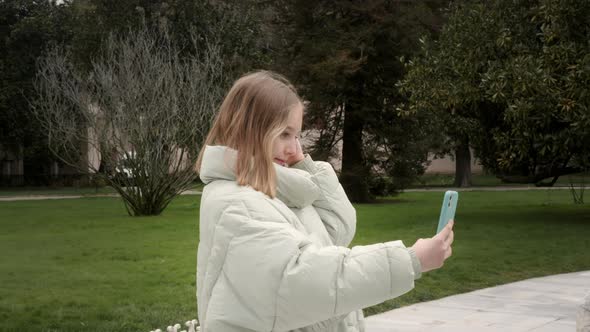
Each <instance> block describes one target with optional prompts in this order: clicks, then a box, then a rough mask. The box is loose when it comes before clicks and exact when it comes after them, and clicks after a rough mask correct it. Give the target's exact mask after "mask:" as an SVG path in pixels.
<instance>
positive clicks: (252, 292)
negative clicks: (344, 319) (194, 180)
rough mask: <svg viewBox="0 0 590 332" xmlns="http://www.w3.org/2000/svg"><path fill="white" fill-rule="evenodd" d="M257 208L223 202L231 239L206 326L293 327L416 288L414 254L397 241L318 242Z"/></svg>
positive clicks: (224, 226)
mask: <svg viewBox="0 0 590 332" xmlns="http://www.w3.org/2000/svg"><path fill="white" fill-rule="evenodd" d="M259 208H264V207H259ZM261 215H262V214H260V212H256V211H249V212H248V216H247V217H244V213H243V210H240V211H237V212H234V211H232V209H228V210H227V211H226V213H224V215H223V217H222V218H223V219H222V220H220V224H219V226H218V227H220V228H221V229H224V231H223V232H228V231H230V230H231V235H230V234H228V236H231V238H232V239H231V241H230V242H229V246H228V247H227V251H226V253H225V261H224V264H223V266H222V268H221V273H220V277H219V279H218V281H217V283H216V286H215V287H214V290H213V294H212V296H211V300H210V304H209V308H208V309H207V311H208V315H207V316H208V319H209V322H207V325H208V327H210V329H209V330H210V331H216V329H215V327H216V326H217V327H219V326H228V324H229V325H231V326H241V327H245V328H249V329H252V330H256V331H287V330H292V329H296V328H300V327H304V326H308V325H311V324H314V323H317V322H320V321H324V320H327V319H330V318H333V317H335V316H339V315H343V314H346V313H349V312H351V311H354V310H357V309H361V308H364V307H367V306H371V305H374V304H377V303H380V302H383V301H385V300H387V299H391V298H394V297H397V296H399V295H401V294H404V293H406V292H407V291H409V290H411V289H412V288H413V287H414V278H415V272H414V268H413V264H412V258H411V256H410V253H409V251H408V250H407V249H406V248H405V246H404V245H403V243H402V242H401V241H393V242H387V243H379V244H374V245H368V246H355V247H353V248H352V249H349V248H346V247H342V246H329V247H323V248H319V247H317V246H316V245H314V244H313V243H312V242H311V241H310V240H309V239H308V238H307V237H306V236H305V235H304V234H303V233H301V232H299V231H297V230H295V229H294V228H293V227H292V226H291V225H290V224H289V223H287V222H285V221H284V220H281V219H277V220H271V219H268V217H269V215H268V214H265V215H266V216H267V218H266V219H260V218H257V217H256V216H261ZM215 320H217V321H218V322H217V323H216V322H215ZM222 321H223V322H222ZM219 324H221V325H219Z"/></svg>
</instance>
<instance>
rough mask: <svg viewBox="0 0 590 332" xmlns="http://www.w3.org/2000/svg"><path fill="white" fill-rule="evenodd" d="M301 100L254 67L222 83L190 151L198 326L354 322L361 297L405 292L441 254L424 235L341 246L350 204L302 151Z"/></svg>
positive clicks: (327, 326) (357, 324)
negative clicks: (196, 223)
mask: <svg viewBox="0 0 590 332" xmlns="http://www.w3.org/2000/svg"><path fill="white" fill-rule="evenodd" d="M302 118H303V103H302V102H301V99H300V98H299V96H298V95H297V92H296V91H295V89H294V88H293V86H292V85H291V84H290V83H289V82H288V81H287V80H286V79H285V78H284V77H282V76H280V75H277V74H275V73H272V72H267V71H260V72H255V73H251V74H248V75H246V76H244V77H242V78H240V79H239V80H238V81H236V82H235V83H234V85H233V87H232V88H231V90H230V91H229V93H228V94H227V96H226V98H225V100H224V101H223V104H222V105H221V108H220V110H219V114H218V115H217V117H216V119H215V121H214V123H213V127H212V128H211V131H210V132H209V135H208V137H207V139H206V141H205V145H204V148H203V149H202V151H201V154H200V156H199V160H198V162H197V169H198V171H199V174H200V177H201V179H202V180H203V182H204V183H205V184H206V186H205V188H204V190H203V196H202V198H201V209H200V233H199V234H200V242H199V249H198V257H197V301H198V314H199V319H200V322H201V331H202V332H233V331H236V332H237V331H240V332H246V331H316V332H317V331H326V332H327V331H330V332H344V331H347V332H352V331H364V325H363V313H362V311H361V310H360V309H362V308H364V307H367V306H371V305H374V304H377V303H380V302H383V301H385V300H388V299H391V298H394V297H397V296H399V295H401V294H404V293H406V292H407V291H409V290H411V289H412V288H413V287H414V280H415V279H418V278H419V277H420V275H421V272H424V271H428V270H431V269H434V268H438V267H441V266H442V264H443V261H444V260H445V259H446V258H448V257H449V256H450V255H451V243H452V242H453V231H452V226H453V222H450V223H449V225H448V226H447V227H446V228H445V230H444V231H442V232H441V233H439V234H438V235H437V236H435V237H434V238H431V239H420V240H418V241H417V242H416V243H415V244H414V246H413V247H411V248H406V247H405V246H404V244H403V243H402V242H401V241H392V242H387V243H378V244H373V245H367V246H355V247H353V248H352V249H349V248H347V246H348V245H349V244H350V242H351V240H352V238H353V237H354V233H355V228H356V213H355V210H354V208H353V206H352V205H351V204H350V202H349V201H348V198H347V197H346V194H345V193H344V190H343V189H342V186H341V185H340V183H339V182H338V178H337V177H336V173H335V172H334V170H333V169H332V167H331V166H330V164H328V163H326V162H320V161H313V160H312V159H311V158H310V157H309V155H304V154H303V153H302V151H301V145H300V143H299V134H300V132H301V124H302Z"/></svg>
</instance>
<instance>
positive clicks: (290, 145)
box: [272, 104, 303, 166]
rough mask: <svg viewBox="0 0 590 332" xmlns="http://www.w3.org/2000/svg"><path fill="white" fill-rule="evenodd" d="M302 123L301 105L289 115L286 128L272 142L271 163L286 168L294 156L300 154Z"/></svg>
mask: <svg viewBox="0 0 590 332" xmlns="http://www.w3.org/2000/svg"><path fill="white" fill-rule="evenodd" d="M302 123H303V105H301V104H299V105H298V106H297V107H295V108H294V109H293V110H292V111H291V113H290V114H289V119H288V120H287V128H285V130H283V132H282V133H281V134H280V135H279V136H278V137H277V138H275V140H274V142H273V149H272V151H273V154H272V157H273V161H274V162H275V163H277V164H279V165H281V166H288V165H289V164H288V162H290V161H292V160H294V158H295V157H296V155H297V154H298V153H299V154H302V152H301V146H300V145H299V144H300V143H299V136H300V135H301V126H302Z"/></svg>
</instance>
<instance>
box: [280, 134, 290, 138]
mask: <svg viewBox="0 0 590 332" xmlns="http://www.w3.org/2000/svg"><path fill="white" fill-rule="evenodd" d="M281 137H282V138H287V137H289V133H282V134H281Z"/></svg>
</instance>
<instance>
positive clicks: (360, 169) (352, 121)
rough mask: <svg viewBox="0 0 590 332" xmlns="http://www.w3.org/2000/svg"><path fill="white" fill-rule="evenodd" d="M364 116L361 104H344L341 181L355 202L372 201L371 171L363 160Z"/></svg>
mask: <svg viewBox="0 0 590 332" xmlns="http://www.w3.org/2000/svg"><path fill="white" fill-rule="evenodd" d="M363 127H364V118H363V116H362V114H361V112H360V107H359V104H355V103H347V104H346V105H345V106H344V126H343V138H342V173H341V175H340V183H342V187H343V188H344V191H345V192H346V195H347V196H348V199H350V201H351V202H354V203H367V202H370V201H371V196H370V195H369V186H368V176H369V172H368V170H367V168H366V167H365V165H364V162H363V161H364V160H363Z"/></svg>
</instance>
